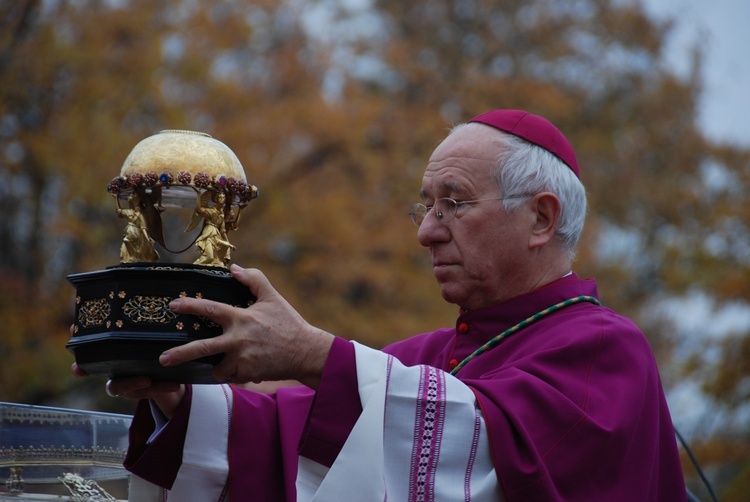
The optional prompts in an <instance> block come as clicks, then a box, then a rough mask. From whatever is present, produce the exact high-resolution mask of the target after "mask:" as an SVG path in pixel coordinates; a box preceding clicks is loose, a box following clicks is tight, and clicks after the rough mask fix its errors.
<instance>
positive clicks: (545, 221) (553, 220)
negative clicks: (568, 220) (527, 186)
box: [529, 192, 562, 249]
mask: <svg viewBox="0 0 750 502" xmlns="http://www.w3.org/2000/svg"><path fill="white" fill-rule="evenodd" d="M531 210H532V212H533V214H534V221H533V222H532V223H533V224H532V227H531V234H530V236H529V249H534V248H537V247H541V246H544V245H545V244H547V243H548V242H549V241H550V240H552V238H553V237H554V235H555V230H557V222H558V220H559V219H560V213H561V212H562V205H561V204H560V199H558V198H557V195H555V194H553V193H551V192H542V193H540V194H537V195H535V196H534V197H533V198H532V199H531Z"/></svg>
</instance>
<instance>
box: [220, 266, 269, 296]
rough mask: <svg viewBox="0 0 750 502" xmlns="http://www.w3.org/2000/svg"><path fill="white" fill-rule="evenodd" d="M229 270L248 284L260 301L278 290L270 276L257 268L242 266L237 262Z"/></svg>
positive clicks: (239, 279) (243, 282)
mask: <svg viewBox="0 0 750 502" xmlns="http://www.w3.org/2000/svg"><path fill="white" fill-rule="evenodd" d="M229 271H230V272H232V276H233V277H234V278H235V279H237V280H238V281H240V282H241V283H242V284H244V285H245V286H247V288H248V289H249V290H250V292H251V293H252V294H253V296H255V298H257V299H258V301H262V300H263V299H264V298H265V297H266V296H268V295H270V294H273V293H275V292H276V290H275V289H273V286H271V283H270V282H269V281H268V278H267V277H266V276H265V275H264V274H263V272H261V271H260V270H258V269H257V268H242V267H240V266H239V265H237V264H232V265H231V266H230V267H229Z"/></svg>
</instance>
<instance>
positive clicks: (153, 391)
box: [71, 363, 185, 418]
mask: <svg viewBox="0 0 750 502" xmlns="http://www.w3.org/2000/svg"><path fill="white" fill-rule="evenodd" d="M71 370H72V371H73V374H74V375H76V376H79V377H85V376H88V373H86V372H85V371H84V370H82V369H81V368H79V367H78V365H77V364H76V363H73V366H72V367H71ZM106 390H107V394H109V395H110V396H112V397H124V398H127V399H152V400H153V401H154V402H155V403H156V405H157V406H158V407H159V409H160V410H161V411H162V413H164V416H166V417H167V418H172V415H174V411H175V409H177V405H179V404H180V402H182V398H183V397H184V396H185V386H184V385H181V384H179V383H176V382H154V381H152V380H151V379H150V378H148V377H129V378H115V379H111V380H108V381H107V385H106Z"/></svg>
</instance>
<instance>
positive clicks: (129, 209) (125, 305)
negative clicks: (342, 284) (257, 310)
mask: <svg viewBox="0 0 750 502" xmlns="http://www.w3.org/2000/svg"><path fill="white" fill-rule="evenodd" d="M107 191H108V192H109V193H110V194H111V195H112V196H113V198H114V200H115V210H116V213H117V216H118V217H120V218H122V219H124V220H126V222H127V225H126V227H125V230H124V234H123V238H122V245H121V247H120V264H119V265H116V266H112V267H107V268H106V269H105V270H97V271H92V272H84V273H78V274H72V275H69V276H68V280H69V281H70V283H71V284H72V285H73V286H74V287H75V288H76V300H75V314H74V315H75V321H74V324H73V330H72V333H71V335H72V336H71V339H70V340H69V341H68V343H67V345H66V348H67V349H68V350H69V351H70V352H71V353H72V354H73V355H74V356H75V359H76V363H77V364H78V366H79V367H80V368H81V369H83V370H84V371H86V372H87V373H89V374H91V375H107V376H110V377H119V376H149V377H151V378H153V379H156V380H169V381H182V382H193V383H216V382H215V380H214V379H213V375H212V369H213V366H214V365H215V364H217V363H218V362H219V361H220V360H221V358H222V355H221V354H219V355H214V356H209V357H205V358H200V359H197V360H195V361H190V362H187V363H184V364H181V365H178V366H175V367H163V366H161V365H160V364H159V355H160V354H161V353H162V352H163V351H164V350H167V349H168V348H170V347H174V346H177V345H182V344H184V343H189V342H190V341H193V340H199V339H203V338H210V337H214V336H219V335H220V334H221V333H222V332H223V329H222V327H221V326H220V325H219V324H216V323H214V322H213V321H211V320H210V319H208V318H205V317H200V316H193V315H187V314H177V313H175V312H173V311H172V310H171V309H170V308H169V304H170V302H171V301H172V300H173V299H175V298H178V297H185V296H189V297H194V298H205V299H209V300H212V301H216V302H221V303H225V304H228V305H233V306H236V307H243V308H244V307H247V306H248V305H250V304H252V302H254V301H255V298H254V297H253V295H252V293H251V292H250V290H249V289H248V288H247V286H245V285H244V284H242V283H240V282H239V281H238V280H237V279H235V278H234V277H233V276H232V274H231V273H230V272H229V270H228V268H227V267H228V265H229V262H230V253H231V251H232V250H234V249H235V246H233V245H232V244H231V243H230V242H229V239H228V237H227V234H228V233H229V232H231V231H234V230H237V229H238V226H239V217H240V212H241V211H242V209H243V208H245V207H246V206H247V204H248V203H249V202H250V201H251V200H252V199H254V198H256V197H257V196H258V189H257V188H256V187H255V186H254V185H252V184H250V183H248V182H247V177H246V176H245V171H244V170H243V168H242V165H241V163H240V161H239V160H238V159H237V156H236V155H235V154H234V152H232V150H231V149H230V148H229V147H228V146H226V145H225V144H224V143H222V142H220V141H218V140H216V139H214V138H212V137H211V136H210V135H208V134H205V133H200V132H194V131H179V130H166V131H162V132H160V133H158V134H154V135H152V136H149V137H147V138H145V139H143V140H142V141H140V142H139V143H138V144H136V146H135V147H134V148H133V150H132V151H131V152H130V154H129V155H128V156H127V158H126V159H125V162H124V163H123V165H122V169H121V170H120V175H119V176H118V177H116V178H114V179H112V181H111V182H110V183H109V184H108V185H107ZM172 209H181V210H185V209H187V210H190V211H192V215H191V219H190V220H189V224H188V225H187V228H186V229H185V231H186V232H192V231H193V230H194V229H198V230H199V231H198V232H195V239H194V240H193V242H192V243H190V244H189V245H188V246H187V247H186V248H185V249H183V250H182V251H173V250H170V249H169V247H167V245H166V244H165V239H164V232H163V226H162V216H164V217H165V218H167V217H171V216H172V215H173V214H174V213H173V212H172V211H171V210H172ZM170 219H171V218H170ZM201 224H202V226H201ZM165 228H172V225H165ZM190 237H191V238H192V237H193V235H192V234H191V236H190ZM156 243H158V244H160V245H161V246H162V248H163V249H165V250H167V251H170V252H172V253H181V252H183V251H187V250H188V249H190V248H191V247H193V246H194V247H195V249H197V251H198V255H199V257H198V259H196V260H195V261H194V262H193V263H192V264H187V263H168V262H161V261H159V258H160V257H159V253H158V252H157V250H156V248H155V244H156Z"/></svg>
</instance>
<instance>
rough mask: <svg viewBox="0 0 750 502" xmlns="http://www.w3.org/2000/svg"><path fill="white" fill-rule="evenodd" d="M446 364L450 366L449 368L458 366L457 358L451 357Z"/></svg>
mask: <svg viewBox="0 0 750 502" xmlns="http://www.w3.org/2000/svg"><path fill="white" fill-rule="evenodd" d="M448 366H450V368H451V369H453V368H455V367H456V366H458V359H451V361H450V362H449V363H448Z"/></svg>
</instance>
